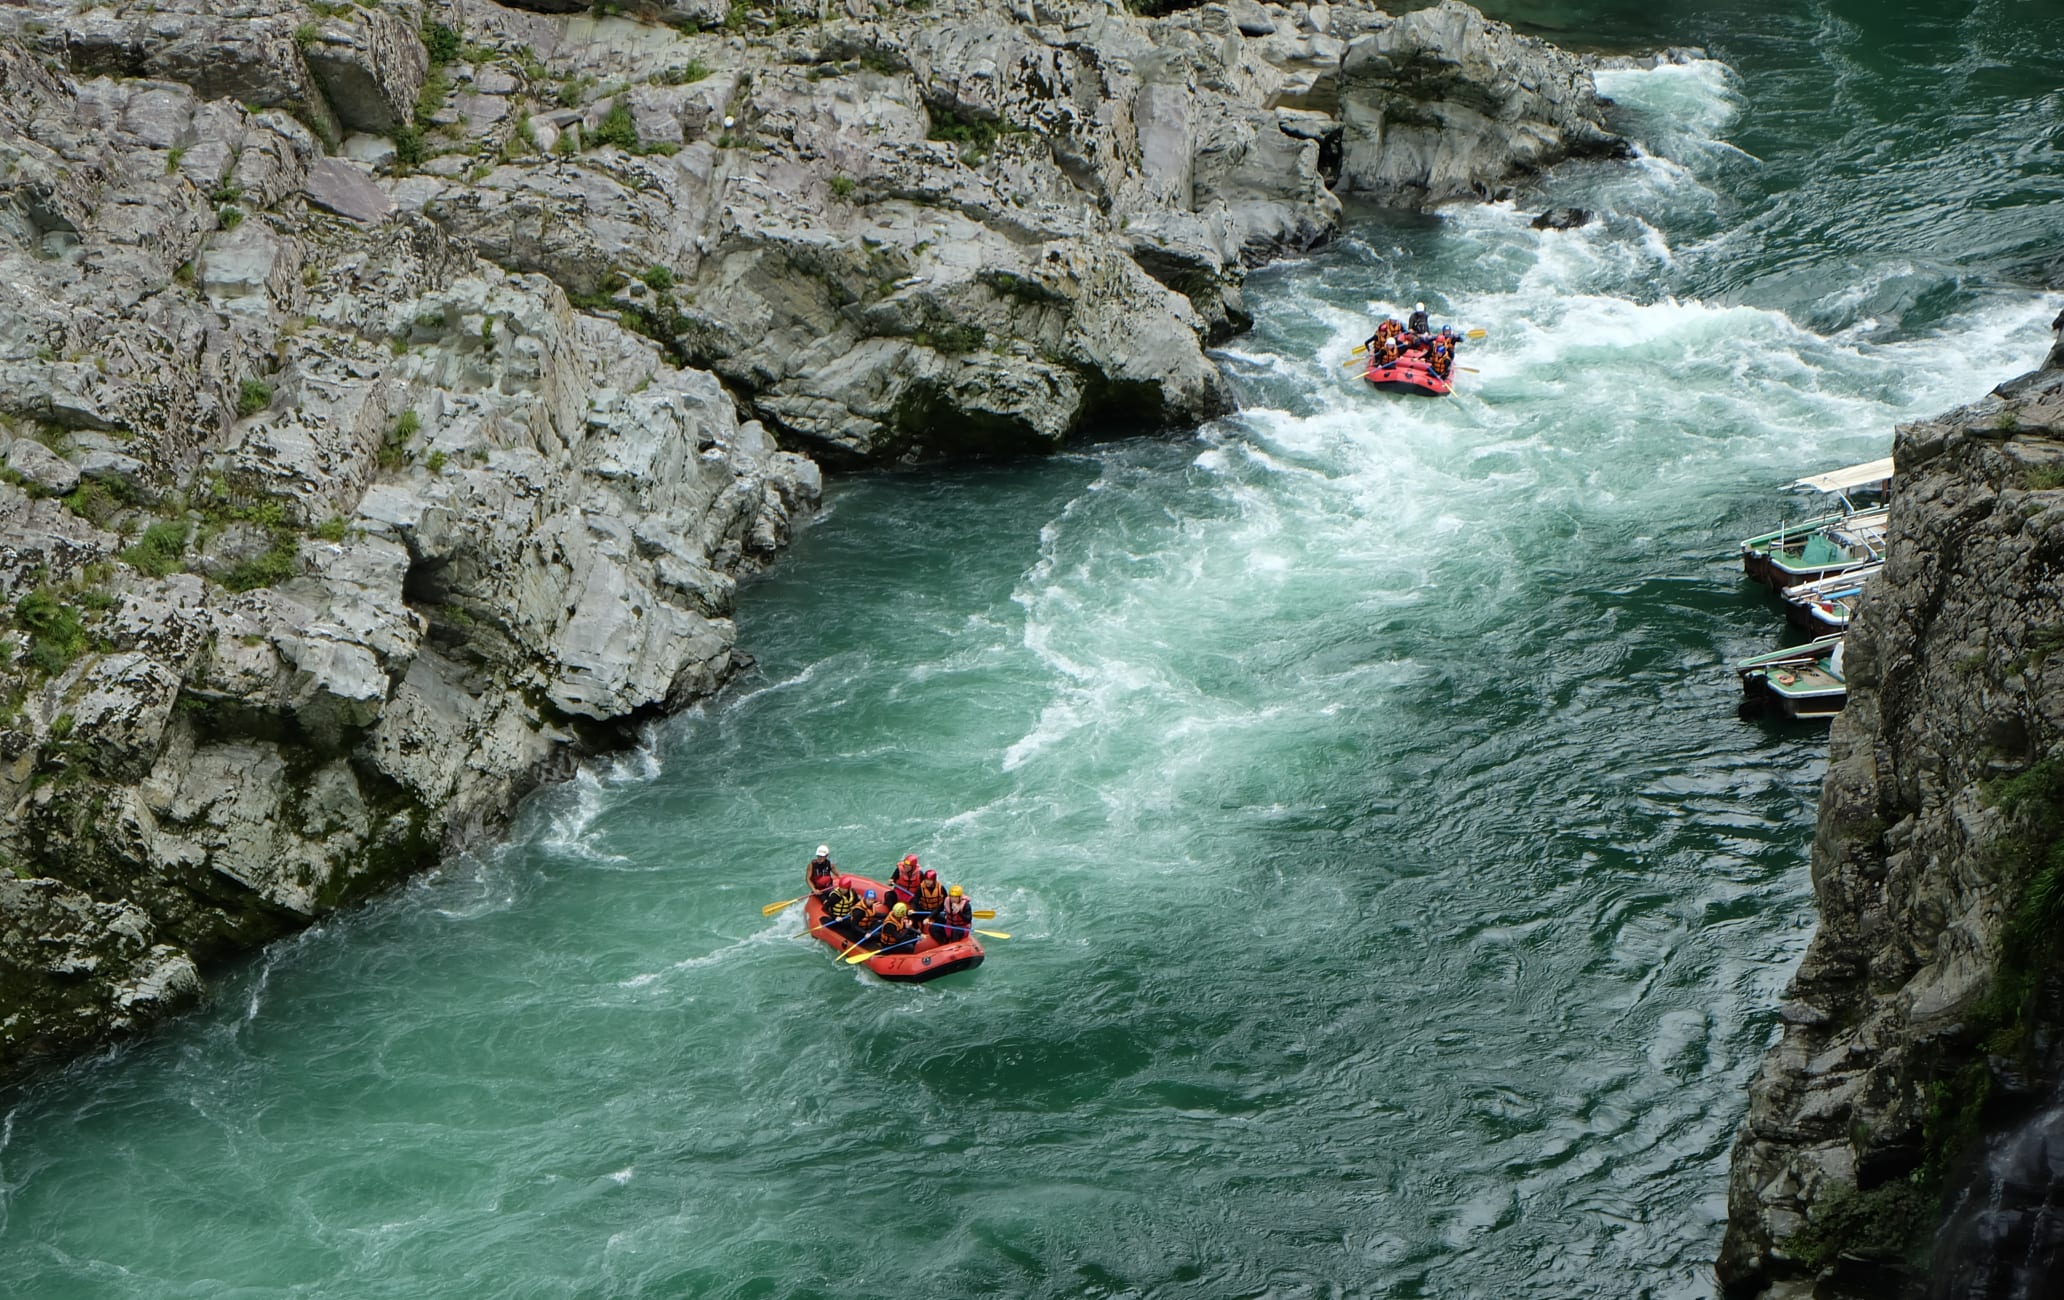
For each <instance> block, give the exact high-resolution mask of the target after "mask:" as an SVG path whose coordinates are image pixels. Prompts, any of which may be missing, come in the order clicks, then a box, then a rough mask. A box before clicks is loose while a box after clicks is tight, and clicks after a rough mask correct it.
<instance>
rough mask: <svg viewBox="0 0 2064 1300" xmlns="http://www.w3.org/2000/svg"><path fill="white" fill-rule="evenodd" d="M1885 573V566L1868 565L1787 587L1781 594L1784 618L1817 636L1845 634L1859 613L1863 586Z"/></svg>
mask: <svg viewBox="0 0 2064 1300" xmlns="http://www.w3.org/2000/svg"><path fill="white" fill-rule="evenodd" d="M1884 571H1885V566H1884V565H1882V564H1866V565H1864V566H1863V567H1862V568H1860V569H1845V570H1843V571H1842V572H1840V573H1836V574H1831V575H1829V576H1828V577H1825V578H1815V579H1814V580H1813V581H1811V582H1801V583H1799V584H1797V585H1795V586H1791V587H1785V588H1783V589H1782V593H1781V594H1782V595H1783V596H1784V602H1785V617H1786V618H1788V619H1790V620H1791V621H1792V623H1793V624H1794V625H1795V626H1797V627H1802V628H1804V629H1806V630H1807V631H1809V632H1812V633H1815V634H1816V635H1825V634H1826V633H1829V632H1841V631H1844V630H1846V629H1847V628H1848V626H1849V620H1850V618H1851V617H1852V616H1853V615H1854V614H1855V612H1856V599H1857V597H1859V596H1861V595H1862V594H1863V588H1864V585H1865V584H1866V583H1868V582H1869V581H1870V580H1871V579H1872V578H1875V577H1877V576H1878V575H1879V574H1880V573H1883V572H1884Z"/></svg>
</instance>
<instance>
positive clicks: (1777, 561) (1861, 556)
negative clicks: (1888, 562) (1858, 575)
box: [1741, 510, 1886, 590]
mask: <svg viewBox="0 0 2064 1300" xmlns="http://www.w3.org/2000/svg"><path fill="white" fill-rule="evenodd" d="M1885 521H1886V513H1885V511H1883V510H1866V511H1860V512H1857V513H1854V514H1841V515H1824V516H1822V517H1821V518H1819V519H1809V520H1807V521H1806V522H1805V523H1802V524H1795V525H1793V526H1792V527H1789V528H1780V529H1778V530H1777V531H1776V532H1773V533H1765V534H1763V535H1762V536H1761V537H1751V538H1749V539H1748V540H1746V541H1744V542H1743V543H1742V544H1741V557H1742V572H1743V573H1745V574H1747V575H1748V577H1749V578H1750V579H1751V580H1752V581H1755V582H1760V583H1764V584H1765V585H1767V586H1771V587H1776V588H1778V589H1779V590H1782V589H1784V588H1786V587H1794V586H1797V585H1798V584H1800V583H1802V582H1816V581H1818V580H1820V579H1822V578H1828V577H1833V576H1834V575H1836V574H1839V573H1847V572H1849V571H1850V570H1852V569H1860V568H1865V567H1868V566H1870V565H1873V564H1878V563H1880V562H1882V561H1883V559H1884V549H1885Z"/></svg>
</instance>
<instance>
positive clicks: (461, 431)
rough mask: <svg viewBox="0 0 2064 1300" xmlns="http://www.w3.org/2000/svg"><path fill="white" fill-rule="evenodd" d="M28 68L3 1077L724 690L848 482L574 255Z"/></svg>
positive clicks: (10, 352) (112, 90) (7, 579)
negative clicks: (328, 193) (789, 564)
mask: <svg viewBox="0 0 2064 1300" xmlns="http://www.w3.org/2000/svg"><path fill="white" fill-rule="evenodd" d="M96 21H97V20H96ZM153 57H155V56H153ZM0 84H4V86H5V87H6V88H7V93H6V94H5V95H0V156H6V157H12V158H20V159H23V160H25V166H26V168H27V170H29V171H30V172H31V173H32V174H33V175H35V176H40V177H42V178H43V179H42V180H41V181H40V182H38V183H39V184H40V185H41V186H42V188H41V189H40V190H39V191H38V192H39V194H40V195H41V197H40V198H39V199H38V200H37V204H38V206H37V207H36V208H35V209H34V211H35V213H36V214H38V215H35V216H34V217H33V219H32V220H31V221H27V222H18V223H17V224H15V225H13V226H11V227H0V284H4V285H6V286H7V287H6V289H5V290H4V291H0V292H5V293H7V294H10V295H13V297H12V298H11V299H10V302H11V304H12V305H13V306H14V307H16V308H18V310H17V311H15V312H13V313H12V314H7V315H5V316H4V319H5V320H6V324H5V325H4V326H0V368H5V369H6V370H7V373H8V374H10V375H11V376H13V377H14V378H15V380H16V381H17V382H16V385H15V387H13V388H12V389H9V390H7V391H6V393H5V394H4V395H0V431H4V432H6V433H7V434H9V435H11V436H12V439H13V440H12V442H11V444H10V445H9V447H8V464H9V467H10V469H12V470H13V472H14V474H15V475H16V476H18V478H19V480H20V481H21V482H22V484H23V485H24V487H25V488H26V489H28V490H29V491H33V492H34V493H37V494H40V497H39V498H32V497H31V496H30V495H29V494H28V492H26V491H24V490H23V489H21V488H15V487H11V486H9V487H4V488H0V605H4V607H5V608H6V609H8V610H10V611H13V612H14V617H13V618H12V619H11V620H10V624H11V625H10V626H9V627H8V628H7V629H6V630H5V632H4V638H5V643H4V650H0V664H4V667H0V698H4V700H5V701H6V702H7V708H6V714H5V716H6V719H7V721H6V722H5V723H4V724H0V852H4V854H5V859H4V864H0V865H5V866H6V867H8V868H9V870H8V871H7V872H5V873H0V934H4V936H5V937H4V940H0V1076H4V1075H9V1074H12V1073H14V1072H15V1071H17V1070H19V1069H21V1068H23V1067H24V1066H25V1065H27V1064H28V1063H30V1062H32V1061H35V1060H39V1059H44V1058H45V1057H51V1056H57V1055H62V1054H64V1053H65V1052H67V1051H71V1050H76V1048H77V1047H79V1046H80V1045H83V1044H85V1043H87V1042H90V1041H92V1040H93V1039H95V1038H96V1037H99V1036H101V1035H104V1034H106V1033H110V1032H121V1031H123V1030H126V1029H129V1028H134V1027H140V1026H141V1025H142V1024H143V1023H145V1022H146V1021H148V1020H149V1019H150V1018H152V1017H154V1016H157V1015H161V1014H164V1013H166V1012H169V1011H172V1010H176V1009H177V1008H179V1007H181V1006H184V1005H187V1004H190V1002H191V1001H192V999H193V997H194V995H195V993H196V992H197V991H198V987H199V985H198V982H197V978H196V973H195V972H196V968H197V964H198V963H202V962H205V961H208V960H211V959H213V958H215V957H218V956H221V955H223V954H226V953H229V952H233V951H236V950H238V949H241V948H244V947H247V946H249V945H251V944H253V943H256V942H260V941H263V940H264V939H267V938H270V937H272V936H274V935H276V934H279V933H281V932H282V931H283V930H287V929H291V928H293V927H295V926H299V925H304V924H306V923H307V922H308V921H309V920H310V919H312V918H314V917H316V916H319V915H321V914H322V913H324V912H326V911H328V910H329V909H331V908H334V907H336V906H337V905H339V904H340V903H343V902H346V901H349V900H351V899H354V898H357V897H361V896H363V895H364V894H366V893H367V892H369V891H371V890H373V889H376V888H378V887H380V886H381V885H382V884H384V883H386V882H387V881H390V880H392V879H394V878H395V877H396V876H397V875H398V874H400V873H401V872H403V871H406V870H408V869H410V868H411V867H414V866H417V865H420V864H423V863H425V862H427V861H430V860H432V859H433V858H434V856H435V855H436V854H437V853H438V852H439V851H440V850H441V849H442V848H443V847H444V846H445V845H448V844H451V843H456V842H460V841H463V840H464V839H466V838H468V837H470V836H473V835H477V834H479V833H480V832H481V831H482V830H483V829H484V828H486V827H490V826H492V825H494V824H496V823H497V822H498V821H499V819H500V818H501V817H503V816H505V815H506V814H507V812H508V811H509V809H510V808H511V806H512V804H513V802H514V801H515V799H516V798H518V797H519V796H520V795H521V794H522V793H523V792H524V791H525V790H527V789H529V788H530V787H531V786H533V785H535V784H536V783H537V781H539V780H540V779H543V778H544V777H545V776H547V775H549V774H551V773H552V772H554V771H557V770H560V769H561V768H562V767H563V766H564V764H565V762H566V755H567V754H568V753H569V752H572V751H575V750H577V749H578V748H579V747H580V745H582V744H584V743H587V742H584V741H581V740H579V739H578V737H580V736H582V735H586V736H589V737H593V738H606V736H607V735H608V734H609V731H608V729H609V728H610V727H612V726H616V725H619V724H620V723H621V720H623V719H626V718H630V717H634V716H638V715H641V714H644V713H647V712H650V711H652V710H655V709H658V708H663V707H666V706H668V705H670V704H671V705H678V704H680V703H682V702H684V701H686V700H688V699H692V698H694V697H696V696H698V695H700V694H704V693H707V692H708V691H710V690H713V689H714V688H715V687H716V686H717V685H718V684H719V683H720V682H721V680H722V678H723V676H724V674H725V673H726V672H727V671H728V668H729V665H730V662H731V654H732V647H733V643H734V635H735V634H734V632H733V630H732V626H731V623H730V621H729V617H728V615H729V605H728V602H729V591H730V588H731V584H732V582H733V581H734V580H735V578H736V576H737V575H738V574H740V573H742V572H745V571H747V570H749V569H751V568H753V567H755V566H757V565H759V564H762V563H764V562H765V561H766V560H767V559H768V558H770V557H771V555H772V554H773V552H774V551H775V550H776V549H778V548H779V547H780V546H781V545H782V544H783V543H784V542H785V541H786V538H787V536H788V533H789V530H790V528H791V527H792V526H793V523H794V522H795V520H797V519H798V518H800V517H801V516H803V515H806V514H807V513H808V512H809V510H810V509H811V508H812V507H813V505H814V503H815V501H816V497H817V493H818V491H819V480H818V477H817V473H816V470H815V467H814V466H811V465H810V464H809V463H808V462H806V461H803V460H801V459H800V458H799V457H796V456H793V455H790V454H787V453H784V452H780V451H778V450H777V449H776V448H775V447H774V445H773V444H772V442H771V440H770V439H768V438H767V436H766V435H765V433H764V431H763V430H762V429H761V428H760V426H758V425H756V424H751V423H746V424H741V423H740V421H739V419H738V417H737V414H736V409H735V407H734V405H733V403H732V402H731V400H730V399H729V398H728V397H727V396H726V395H725V393H724V392H723V390H722V389H721V387H720V386H719V385H718V383H717V381H716V380H715V379H714V378H713V377H711V376H710V375H708V374H705V373H700V372H687V371H683V370H680V369H679V368H678V367H676V366H674V365H673V364H671V363H670V362H669V361H668V360H667V359H666V358H665V356H664V355H663V354H662V353H661V351H660V350H659V349H658V348H657V347H656V346H655V345H654V344H652V343H651V342H650V341H648V340H646V339H644V338H641V337H639V336H637V335H634V334H631V333H628V332H626V331H625V330H624V329H623V328H622V327H621V326H619V325H618V324H616V323H615V322H614V321H611V320H604V319H600V318H597V317H594V316H589V315H584V314H582V313H579V312H577V311H575V310H573V308H572V307H571V306H570V304H569V303H568V302H567V299H566V296H565V294H564V293H563V291H561V290H560V288H559V287H558V286H557V285H556V284H554V283H553V282H552V281H551V280H549V279H546V278H545V277H543V276H538V275H528V276H513V275H511V274H510V273H508V272H507V271H504V270H502V269H499V268H497V267H496V266H494V265H493V264H491V263H488V262H486V261H483V260H481V259H480V258H479V257H478V256H477V255H476V254H475V253H474V252H472V251H471V250H470V249H469V248H466V247H463V246H459V245H455V244H454V243H453V242H452V240H451V239H450V237H449V236H448V235H447V234H446V233H445V232H444V231H443V230H442V229H440V228H439V227H437V226H436V225H434V224H432V223H429V222H426V221H423V220H422V219H420V218H415V217H404V218H400V219H397V220H394V221H391V222H386V223H377V218H378V216H379V215H380V214H379V213H376V212H365V213H361V214H357V215H358V216H361V217H363V218H366V219H367V220H365V221H363V222H362V221H358V220H339V219H336V218H334V217H330V216H323V215H320V209H318V208H317V207H316V204H315V203H314V202H313V200H314V199H315V198H316V197H317V196H318V195H319V194H321V193H322V192H323V187H324V185H325V184H326V181H325V175H324V174H325V172H326V171H329V170H331V169H343V168H345V164H341V163H337V162H334V161H333V160H329V159H325V158H323V157H321V155H320V154H319V153H317V152H316V150H315V148H314V147H313V142H312V137H311V136H310V135H309V134H308V132H307V131H306V130H305V128H302V127H301V126H300V125H298V124H297V123H295V122H293V121H292V120H291V119H288V118H285V117H276V116H273V115H269V114H258V115H255V116H254V115H250V114H246V113H244V112H243V111H242V110H240V109H234V108H230V109H228V110H226V111H219V112H218V111H214V109H212V108H211V107H210V106H209V105H208V104H205V103H202V102H199V101H197V100H196V99H195V97H194V96H193V94H192V92H191V91H188V90H185V89H184V88H180V87H173V88H169V89H168V88H165V87H164V86H162V85H158V84H148V85H146V84H145V83H125V82H107V81H102V82H93V83H88V84H87V85H86V86H74V85H72V84H70V83H67V82H64V81H63V80H61V79H59V78H56V77H53V76H50V75H48V74H47V73H45V72H44V71H43V70H42V69H40V68H38V67H37V66H36V65H35V64H34V62H33V61H32V60H31V59H29V58H28V56H26V55H25V54H23V53H22V52H21V51H20V49H19V48H18V47H15V46H13V45H11V44H9V43H7V42H5V41H0ZM174 142H177V143H174ZM175 149H176V150H181V151H183V152H182V153H181V154H180V155H178V156H174V155H172V153H171V151H172V150H175ZM204 153H207V154H211V155H212V156H213V159H214V160H213V161H211V162H207V163H205V164H203V166H204V170H203V172H202V173H201V177H202V179H203V180H205V182H206V184H207V186H208V189H205V190H204V189H203V188H201V186H200V185H197V184H196V183H195V182H194V181H193V180H191V179H189V178H188V177H187V176H186V175H185V173H184V171H183V168H184V167H186V166H188V165H190V164H191V163H192V161H193V159H194V158H195V157H196V156H197V155H202V154H204ZM347 174H349V175H352V176H355V177H357V182H358V187H359V190H360V192H361V193H362V194H369V195H370V196H371V198H372V199H373V200H375V201H377V202H379V203H382V204H384V203H386V202H387V201H388V200H387V199H386V196H385V194H384V193H382V192H381V191H380V190H379V189H378V188H377V187H375V186H373V185H372V184H371V182H370V181H367V180H365V179H364V177H363V175H362V174H359V173H355V172H348V170H347ZM331 179H334V177H332V178H331ZM232 201H233V202H234V203H235V204H236V205H237V206H238V207H239V208H240V209H241V210H244V211H245V212H246V215H245V216H244V218H243V219H242V220H241V221H238V222H226V221H224V220H222V219H221V218H220V216H219V214H218V213H217V212H216V211H215V209H216V208H218V207H220V206H223V205H225V204H228V203H230V202H232ZM323 206H325V207H328V208H331V209H341V208H344V207H345V206H346V204H344V203H342V202H332V203H327V204H325V205H323ZM312 209H313V211H311V210H312ZM16 210H17V211H19V209H16ZM53 234H56V235H61V236H62V244H63V248H64V249H66V250H75V252H71V253H68V254H66V255H62V256H57V257H52V256H50V255H49V250H50V248H51V247H52V244H51V238H50V237H51V236H52V235H53ZM53 352H60V353H64V354H68V355H69V356H70V357H71V358H72V359H70V360H59V361H52V360H50V355H51V354H52V353H53ZM39 421H40V422H43V423H46V424H49V423H57V422H59V421H65V422H69V423H70V424H71V425H72V426H73V428H74V429H81V428H82V427H83V428H84V429H85V430H88V431H80V432H73V433H64V432H62V431H61V430H60V431H57V432H52V433H49V434H46V436H47V437H49V438H50V441H51V442H52V444H53V445H55V446H57V447H59V448H62V449H64V454H62V455H60V454H59V452H58V451H54V450H52V448H51V446H46V445H45V443H44V442H42V441H38V440H37V439H35V438H31V437H28V436H25V435H26V434H27V433H28V431H29V428H30V424H31V423H32V422H39ZM93 429H104V430H108V431H109V432H105V433H103V432H92V431H90V430H93ZM82 484H85V485H88V486H90V487H91V488H92V490H93V492H94V493H98V494H99V495H90V494H88V493H86V492H83V491H81V492H76V493H74V495H73V496H72V497H70V498H67V500H66V502H63V503H61V502H60V501H58V500H56V499H50V498H53V497H55V496H56V495H59V494H63V493H73V492H74V490H75V489H79V488H80V487H81V485H82ZM75 510H78V511H82V512H87V513H85V514H84V515H81V514H75V513H74V511H75ZM118 532H119V535H118ZM182 568H185V569H190V570H191V572H179V571H178V570H180V569H182ZM17 877H26V879H17Z"/></svg>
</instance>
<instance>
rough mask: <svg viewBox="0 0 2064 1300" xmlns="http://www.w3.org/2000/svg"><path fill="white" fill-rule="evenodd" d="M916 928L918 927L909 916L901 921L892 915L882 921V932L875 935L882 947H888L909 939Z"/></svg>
mask: <svg viewBox="0 0 2064 1300" xmlns="http://www.w3.org/2000/svg"><path fill="white" fill-rule="evenodd" d="M916 929H917V927H916V926H914V925H912V924H911V923H910V920H909V919H908V918H907V917H906V918H905V919H903V920H901V921H899V920H897V919H896V918H895V917H894V916H893V915H892V916H890V917H889V918H888V919H887V920H886V921H883V922H882V929H881V933H880V934H879V935H876V936H875V941H876V942H878V943H879V944H881V946H882V947H884V948H887V947H890V946H892V945H894V944H899V943H902V942H903V941H904V940H906V939H909V938H910V937H911V936H912V935H913V934H914V933H915V932H916Z"/></svg>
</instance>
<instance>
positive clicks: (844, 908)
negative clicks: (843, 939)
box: [824, 889, 860, 921]
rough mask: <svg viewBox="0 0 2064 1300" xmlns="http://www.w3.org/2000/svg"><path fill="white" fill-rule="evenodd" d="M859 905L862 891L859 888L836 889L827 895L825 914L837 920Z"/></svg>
mask: <svg viewBox="0 0 2064 1300" xmlns="http://www.w3.org/2000/svg"><path fill="white" fill-rule="evenodd" d="M858 906H860V893H859V891H858V890H853V889H834V890H832V891H831V893H830V894H828V895H826V896H825V899H824V914H825V915H826V916H828V917H830V918H831V919H832V920H834V921H836V920H839V919H840V918H841V917H843V916H845V915H846V913H848V912H850V911H852V910H853V909H854V908H856V907H858Z"/></svg>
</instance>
